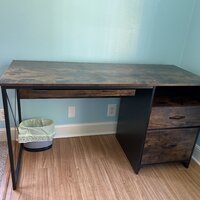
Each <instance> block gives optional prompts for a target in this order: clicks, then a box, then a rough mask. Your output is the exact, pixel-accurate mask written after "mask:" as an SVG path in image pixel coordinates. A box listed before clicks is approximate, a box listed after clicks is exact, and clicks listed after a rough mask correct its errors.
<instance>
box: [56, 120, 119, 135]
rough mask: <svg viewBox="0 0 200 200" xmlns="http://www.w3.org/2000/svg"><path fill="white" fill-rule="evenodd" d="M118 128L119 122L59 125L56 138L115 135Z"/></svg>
mask: <svg viewBox="0 0 200 200" xmlns="http://www.w3.org/2000/svg"><path fill="white" fill-rule="evenodd" d="M116 127H117V122H101V123H87V124H70V125H58V126H56V135H55V138H67V137H78V136H89V135H106V134H114V133H116Z"/></svg>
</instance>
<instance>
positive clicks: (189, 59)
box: [181, 0, 200, 145]
mask: <svg viewBox="0 0 200 200" xmlns="http://www.w3.org/2000/svg"><path fill="white" fill-rule="evenodd" d="M181 66H182V67H183V68H185V69H186V70H189V71H191V72H194V73H196V74H198V75H200V1H199V0H197V1H196V2H195V5H194V10H193V15H192V18H191V23H190V26H189V30H188V35H187V38H186V42H185V46H184V50H183V55H182V59H181ZM199 95H200V94H199ZM197 143H198V145H200V136H199V138H198V141H197Z"/></svg>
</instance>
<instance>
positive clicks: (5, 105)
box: [1, 87, 16, 190]
mask: <svg viewBox="0 0 200 200" xmlns="http://www.w3.org/2000/svg"><path fill="white" fill-rule="evenodd" d="M1 91H2V98H3V106H4V114H5V125H6V135H7V143H8V152H9V159H10V170H11V177H12V185H13V189H14V190H15V189H16V177H15V166H14V157H13V148H12V139H11V129H10V120H9V113H8V102H7V92H6V88H5V87H2V88H1Z"/></svg>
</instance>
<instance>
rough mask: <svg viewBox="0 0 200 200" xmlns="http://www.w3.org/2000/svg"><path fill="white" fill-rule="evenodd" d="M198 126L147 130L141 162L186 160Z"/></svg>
mask: <svg viewBox="0 0 200 200" xmlns="http://www.w3.org/2000/svg"><path fill="white" fill-rule="evenodd" d="M198 131H199V129H198V128H185V129H167V130H150V131H147V136H146V141H145V145H144V151H143V156H142V164H152V163H161V162H169V161H181V160H188V159H189V158H190V155H191V151H192V148H193V145H194V142H195V139H196V136H197V134H198Z"/></svg>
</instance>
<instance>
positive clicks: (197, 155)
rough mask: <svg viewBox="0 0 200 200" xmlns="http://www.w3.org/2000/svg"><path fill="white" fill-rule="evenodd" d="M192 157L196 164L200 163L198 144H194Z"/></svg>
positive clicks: (199, 147)
mask: <svg viewBox="0 0 200 200" xmlns="http://www.w3.org/2000/svg"><path fill="white" fill-rule="evenodd" d="M192 159H193V160H194V161H195V162H196V163H197V164H198V165H200V146H199V145H197V144H196V145H195V148H194V152H193V155H192Z"/></svg>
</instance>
